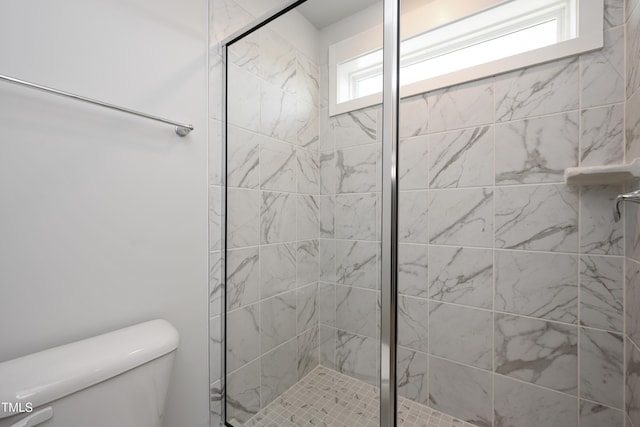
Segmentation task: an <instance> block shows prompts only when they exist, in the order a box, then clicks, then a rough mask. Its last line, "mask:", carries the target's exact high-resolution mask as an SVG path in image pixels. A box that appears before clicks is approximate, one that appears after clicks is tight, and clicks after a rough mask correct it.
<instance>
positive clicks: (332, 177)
mask: <svg viewBox="0 0 640 427" xmlns="http://www.w3.org/2000/svg"><path fill="white" fill-rule="evenodd" d="M336 177H337V170H336V152H335V151H331V152H327V153H321V154H320V194H327V195H334V194H336V192H337V189H336Z"/></svg>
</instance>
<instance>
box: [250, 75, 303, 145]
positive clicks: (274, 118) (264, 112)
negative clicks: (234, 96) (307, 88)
mask: <svg viewBox="0 0 640 427" xmlns="http://www.w3.org/2000/svg"><path fill="white" fill-rule="evenodd" d="M253 97H254V98H255V97H256V95H253ZM259 106H260V124H259V127H258V129H252V130H256V131H259V132H260V133H261V134H262V135H266V136H268V137H271V138H274V139H277V140H280V141H286V142H289V143H294V142H295V139H296V128H297V123H296V120H297V114H298V113H297V108H298V106H297V99H296V96H295V95H294V94H291V93H289V92H286V91H283V90H281V89H279V88H277V87H275V86H272V85H270V84H268V83H264V82H263V83H262V84H261V85H260V104H259Z"/></svg>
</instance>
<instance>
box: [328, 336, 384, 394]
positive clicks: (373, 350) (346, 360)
mask: <svg viewBox="0 0 640 427" xmlns="http://www.w3.org/2000/svg"><path fill="white" fill-rule="evenodd" d="M379 347H380V345H379V343H378V341H377V340H376V339H374V338H369V337H363V336H360V335H354V334H352V333H349V332H345V331H340V330H338V331H337V340H336V367H337V369H338V371H340V372H342V373H343V374H347V375H350V376H353V377H356V378H358V379H360V380H362V381H366V382H368V383H369V384H375V385H377V384H378V369H379V363H378V354H379V353H380V351H379V350H380V348H379Z"/></svg>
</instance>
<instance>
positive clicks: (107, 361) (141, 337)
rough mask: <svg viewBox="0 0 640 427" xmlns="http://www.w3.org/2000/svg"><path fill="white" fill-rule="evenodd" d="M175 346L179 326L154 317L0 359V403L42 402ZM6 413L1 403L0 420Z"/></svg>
mask: <svg viewBox="0 0 640 427" xmlns="http://www.w3.org/2000/svg"><path fill="white" fill-rule="evenodd" d="M177 347H178V331H177V330H176V329H175V328H174V327H173V326H172V325H171V324H170V323H169V322H167V321H166V320H161V319H158V320H152V321H149V322H144V323H140V324H138V325H134V326H130V327H127V328H124V329H119V330H117V331H113V332H109V333H106V334H103V335H99V336H95V337H92V338H88V339H85V340H82V341H77V342H73V343H70V344H66V345H62V346H59V347H55V348H51V349H49V350H45V351H41V352H39V353H34V354H30V355H28V356H24V357H20V358H17V359H13V360H9V361H6V362H3V363H0V402H11V403H14V404H15V403H22V404H23V405H22V407H23V408H24V405H25V404H26V403H29V402H30V403H31V404H32V405H33V407H34V408H35V407H38V406H40V405H45V404H47V403H50V402H53V401H54V400H56V399H60V398H62V397H65V396H68V395H69V394H72V393H75V392H77V391H80V390H83V389H85V388H87V387H91V386H92V385H95V384H98V383H100V382H102V381H105V380H108V379H109V378H112V377H114V376H117V375H119V374H121V373H123V372H126V371H129V370H131V369H133V368H136V367H138V366H140V365H143V364H145V363H147V362H150V361H152V360H154V359H157V358H159V357H162V356H164V355H165V354H167V353H170V352H172V351H174V350H175V349H176V348H177ZM5 406H6V408H5ZM5 409H8V411H5ZM14 409H15V406H14ZM11 415H15V412H11V408H10V407H9V406H8V405H0V419H2V418H5V417H9V416H11Z"/></svg>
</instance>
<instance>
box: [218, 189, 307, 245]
mask: <svg viewBox="0 0 640 427" xmlns="http://www.w3.org/2000/svg"><path fill="white" fill-rule="evenodd" d="M261 196H262V207H261V215H260V222H261V224H260V236H261V237H260V242H261V243H262V244H263V245H264V244H269V243H279V242H290V241H293V240H295V238H296V227H295V226H294V224H296V200H297V197H296V196H295V195H292V194H286V193H275V192H269V191H263V192H262V194H261ZM231 218H232V217H231V215H230V216H229V220H231Z"/></svg>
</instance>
